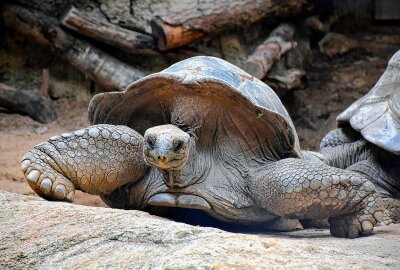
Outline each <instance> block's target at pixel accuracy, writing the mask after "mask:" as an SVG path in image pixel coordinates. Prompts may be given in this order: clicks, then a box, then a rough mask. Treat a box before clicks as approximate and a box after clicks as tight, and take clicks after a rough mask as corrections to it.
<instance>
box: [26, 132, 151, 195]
mask: <svg viewBox="0 0 400 270" xmlns="http://www.w3.org/2000/svg"><path fill="white" fill-rule="evenodd" d="M147 168H148V166H147V165H146V164H145V162H144V160H143V137H142V136H141V135H140V134H139V133H137V132H136V131H134V130H132V129H130V128H128V127H126V126H113V125H95V126H91V127H88V128H85V129H81V130H77V131H75V132H72V133H64V134H62V135H61V136H54V137H52V138H50V140H49V141H47V142H44V143H41V144H38V145H36V146H35V147H34V149H32V150H31V151H29V152H28V153H27V154H26V155H25V156H24V157H23V158H22V163H21V169H22V170H23V172H24V174H25V178H26V180H27V182H28V183H29V185H30V186H31V188H32V189H33V190H34V191H35V192H36V193H37V194H38V195H40V196H41V197H44V198H46V199H50V200H61V201H69V202H72V201H73V198H74V193H75V190H76V189H79V190H82V191H84V192H87V193H90V194H96V195H102V194H109V193H111V192H112V191H113V190H115V189H117V188H118V187H120V186H122V185H124V184H126V183H128V182H135V181H137V180H139V179H140V178H141V177H142V176H143V175H144V173H145V172H146V170H147Z"/></svg>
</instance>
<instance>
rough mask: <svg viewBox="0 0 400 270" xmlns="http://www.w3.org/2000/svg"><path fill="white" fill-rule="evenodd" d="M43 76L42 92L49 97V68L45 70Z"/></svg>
mask: <svg viewBox="0 0 400 270" xmlns="http://www.w3.org/2000/svg"><path fill="white" fill-rule="evenodd" d="M42 75H43V83H42V88H41V92H42V94H43V95H44V96H48V95H49V80H50V71H49V69H48V68H44V69H43V70H42Z"/></svg>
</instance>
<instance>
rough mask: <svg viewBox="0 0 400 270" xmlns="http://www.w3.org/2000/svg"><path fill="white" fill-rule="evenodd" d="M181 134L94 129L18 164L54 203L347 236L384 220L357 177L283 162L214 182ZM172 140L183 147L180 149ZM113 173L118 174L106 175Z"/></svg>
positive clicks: (374, 196) (208, 165) (211, 168)
mask: <svg viewBox="0 0 400 270" xmlns="http://www.w3.org/2000/svg"><path fill="white" fill-rule="evenodd" d="M104 135H106V136H104ZM184 135H185V132H184V131H182V130H181V129H179V128H177V127H175V126H173V125H165V126H159V127H156V128H152V129H151V130H149V132H148V133H146V140H145V138H143V137H142V136H140V135H139V134H138V133H136V132H135V131H133V130H131V129H129V128H128V127H121V126H111V125H96V126H92V127H89V128H87V129H84V130H80V131H76V132H74V133H70V134H64V135H62V136H61V137H56V138H52V139H51V140H49V141H48V142H46V143H43V144H39V145H38V146H36V147H35V149H34V150H32V151H30V152H29V153H28V154H26V155H25V156H24V158H23V161H22V164H23V166H22V167H23V170H24V172H25V176H26V178H27V180H28V183H29V184H30V185H31V187H32V188H33V189H34V190H35V191H36V192H37V193H38V194H39V195H41V196H43V197H45V198H48V199H54V200H66V201H72V199H73V196H72V195H71V194H73V192H74V190H75V189H81V190H82V191H85V192H89V193H91V194H99V195H102V197H103V198H104V200H105V201H106V202H108V203H110V204H111V206H114V207H121V208H128V209H144V208H145V207H147V206H148V205H153V206H167V207H182V208H193V209H201V210H204V211H206V212H208V213H209V214H210V215H212V216H214V217H216V218H219V219H221V220H224V221H230V222H236V223H243V224H250V223H257V222H266V221H271V220H273V219H276V218H277V217H285V218H301V219H305V218H306V219H316V218H330V224H331V233H332V235H334V236H338V237H350V238H354V237H357V236H359V234H360V233H362V232H365V233H369V232H371V231H372V230H373V226H374V225H375V224H376V223H377V222H378V221H380V219H381V218H382V210H383V209H382V206H381V199H380V197H379V195H378V193H377V192H376V190H375V188H374V186H373V185H372V184H371V182H369V181H367V180H366V179H365V178H364V177H362V176H360V175H358V174H356V173H352V172H347V171H344V170H341V169H337V168H332V167H329V166H327V165H325V164H322V163H319V164H315V163H313V162H310V161H307V160H302V159H298V158H287V159H283V160H280V161H275V162H270V163H266V164H264V165H262V166H259V167H258V168H254V169H252V170H250V171H249V172H248V175H247V176H246V181H241V178H238V177H236V176H235V174H234V172H230V171H226V172H224V174H219V175H224V176H225V177H222V178H218V179H214V178H213V177H212V175H214V174H216V175H218V174H217V172H218V170H221V167H218V166H216V165H215V162H207V161H206V159H208V158H209V156H208V157H207V156H206V157H203V162H202V164H203V165H204V166H202V167H196V166H198V164H197V159H196V158H195V156H196V155H198V149H197V147H199V141H197V139H196V138H194V137H190V135H189V134H187V135H186V136H184ZM149 138H151V139H152V140H153V141H152V142H150V140H149ZM85 141H87V142H88V145H87V144H86V143H85ZM177 141H179V142H181V143H182V145H180V147H178V148H176V142H177ZM149 142H150V144H151V145H148V143H149ZM174 142H175V143H174ZM174 145H175V149H174ZM91 146H96V148H94V147H91ZM149 148H150V149H151V150H152V151H153V154H152V157H155V156H159V155H160V153H162V154H163V155H165V161H162V162H161V163H157V164H155V163H154V160H153V158H152V157H149V155H148V150H149ZM106 150H108V151H106ZM166 150H168V151H166ZM174 150H175V151H174ZM182 150H183V152H180V151H182ZM177 152H178V153H177ZM72 153H74V154H75V155H73V154H72ZM78 153H79V154H78ZM145 153H147V154H145ZM185 153H186V154H187V155H188V156H187V158H186V159H187V161H186V162H185V163H182V164H180V166H177V164H176V161H175V157H176V155H177V154H179V155H182V154H183V155H184V154H185ZM121 155H122V156H123V157H124V158H123V157H121ZM145 160H146V161H145ZM163 160H164V159H163ZM168 160H170V162H168ZM145 163H148V164H151V165H152V166H149V167H148V166H147V165H146V164H145ZM82 164H83V165H82ZM169 166H170V167H169ZM115 168H118V169H117V170H116V171H117V172H118V173H117V175H114V174H113V173H111V172H113V171H115ZM79 176H81V177H79ZM60 187H61V188H60ZM60 190H61V192H60ZM112 190H114V191H112ZM111 191H112V192H111Z"/></svg>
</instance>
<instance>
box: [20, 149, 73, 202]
mask: <svg viewBox="0 0 400 270" xmlns="http://www.w3.org/2000/svg"><path fill="white" fill-rule="evenodd" d="M48 162H50V159H49V157H48V156H47V155H46V154H45V153H43V152H41V151H39V150H36V149H35V150H32V151H30V152H28V153H27V154H26V155H25V156H24V157H23V158H22V163H21V169H22V170H23V172H24V174H25V178H26V180H27V182H28V184H29V185H30V186H31V188H32V189H33V190H34V191H35V192H36V193H37V194H39V195H40V196H41V197H43V198H46V199H49V200H56V201H67V202H72V201H73V200H74V195H75V185H74V184H73V183H72V182H71V181H70V180H68V179H67V178H65V177H64V176H63V175H61V174H60V173H59V172H57V171H56V170H54V169H53V168H52V167H51V166H50V165H49V164H48Z"/></svg>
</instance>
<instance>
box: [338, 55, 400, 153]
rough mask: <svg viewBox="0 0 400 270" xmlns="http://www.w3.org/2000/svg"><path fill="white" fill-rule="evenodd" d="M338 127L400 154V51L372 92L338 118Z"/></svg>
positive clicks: (394, 56) (392, 59)
mask: <svg viewBox="0 0 400 270" xmlns="http://www.w3.org/2000/svg"><path fill="white" fill-rule="evenodd" d="M337 121H338V126H339V127H341V126H346V125H348V124H350V126H351V127H352V128H353V129H355V130H357V131H359V132H360V133H361V134H362V136H363V137H364V138H365V139H366V140H367V141H369V142H371V143H373V144H375V145H377V146H379V147H381V148H383V149H385V150H387V151H389V152H391V153H394V154H397V155H400V50H399V51H398V52H397V53H396V54H395V55H393V57H392V58H391V59H390V60H389V63H388V67H387V69H386V71H385V72H384V73H383V75H382V77H381V78H380V79H379V80H378V82H377V83H376V84H375V86H374V87H373V88H372V89H371V91H370V92H369V93H367V94H366V95H365V96H363V97H362V98H360V99H359V100H357V101H356V102H354V103H353V104H352V105H351V106H350V107H349V108H347V109H346V110H345V111H344V112H342V113H341V114H340V115H339V116H338V117H337Z"/></svg>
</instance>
